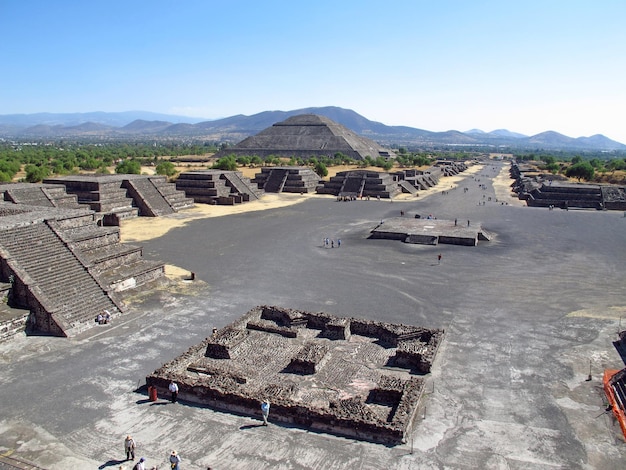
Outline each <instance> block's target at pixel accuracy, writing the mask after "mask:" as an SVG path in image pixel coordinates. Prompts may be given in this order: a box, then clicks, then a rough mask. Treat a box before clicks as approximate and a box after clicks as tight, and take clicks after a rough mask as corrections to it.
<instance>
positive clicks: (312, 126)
mask: <svg viewBox="0 0 626 470" xmlns="http://www.w3.org/2000/svg"><path fill="white" fill-rule="evenodd" d="M336 153H342V154H344V155H347V156H348V157H350V158H352V159H354V160H363V159H364V158H365V157H367V156H369V157H372V158H374V159H376V158H378V157H383V158H393V157H395V154H394V153H393V152H392V151H391V150H389V149H385V148H383V147H381V146H380V145H379V144H377V143H376V142H374V141H373V140H370V139H368V138H366V137H362V136H360V135H358V134H356V133H354V132H352V131H351V130H350V129H348V128H347V127H345V126H342V125H341V124H339V123H337V122H335V121H333V120H331V119H328V118H327V117H324V116H318V115H316V114H301V115H298V116H292V117H290V118H288V119H286V120H284V121H282V122H278V123H276V124H274V125H272V126H271V127H268V128H267V129H264V130H263V131H261V132H259V133H258V134H256V135H254V136H251V137H248V138H247V139H244V140H242V141H241V142H239V143H238V144H237V145H235V146H233V147H229V148H227V149H224V150H220V151H219V152H218V153H216V154H215V157H216V158H220V157H224V156H227V155H236V156H240V155H245V156H253V155H256V156H259V157H261V158H265V157H269V156H271V155H275V156H278V157H287V158H291V157H294V158H303V159H307V158H310V157H322V156H325V157H333V156H334V155H335V154H336Z"/></svg>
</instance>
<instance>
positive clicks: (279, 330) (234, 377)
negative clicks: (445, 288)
mask: <svg viewBox="0 0 626 470" xmlns="http://www.w3.org/2000/svg"><path fill="white" fill-rule="evenodd" d="M442 339H443V331H442V330H429V329H426V328H421V327H416V326H407V325H397V324H389V323H383V322H375V321H370V320H361V319H355V318H340V317H334V316H332V315H329V314H326V313H310V312H304V311H297V310H291V309H285V308H281V307H268V306H260V307H256V308H254V309H252V310H251V311H249V312H248V313H246V314H245V315H243V317H241V318H240V319H238V320H237V321H235V322H234V323H232V324H230V325H228V326H227V327H225V328H223V329H221V330H219V331H218V332H217V333H216V334H214V335H213V336H211V337H210V338H207V339H206V340H205V341H204V342H202V343H200V344H198V345H196V346H193V347H192V348H191V349H189V350H188V351H187V352H185V353H184V354H182V355H181V356H179V357H178V358H176V359H174V360H173V361H171V362H169V363H167V364H165V365H163V366H162V367H161V368H160V369H158V370H156V371H155V372H154V373H152V374H151V375H149V376H148V377H147V378H146V382H147V384H148V386H154V387H156V388H157V390H158V392H159V393H161V394H166V395H167V387H168V384H169V382H170V381H171V380H174V381H176V382H177V383H178V385H179V388H180V394H179V396H180V398H181V399H182V400H185V401H189V402H193V403H199V404H203V405H208V406H210V407H212V408H215V409H218V410H223V411H228V412H235V413H243V414H247V415H253V416H260V408H259V406H260V403H261V401H262V400H263V399H269V400H270V402H271V405H272V407H271V413H270V420H275V421H280V422H285V423H289V424H293V425H296V426H299V427H303V428H310V429H315V430H319V431H323V432H329V433H333V434H339V435H345V436H349V437H353V438H357V439H363V440H368V441H373V442H380V443H385V444H390V445H394V444H398V443H400V442H402V441H403V440H405V439H406V437H407V435H408V433H409V432H410V430H411V427H412V423H413V420H414V417H415V414H416V411H417V407H418V404H419V400H420V397H421V394H422V389H423V381H422V379H421V378H420V375H421V374H425V373H428V372H429V371H430V369H431V367H432V363H433V360H434V358H435V354H436V352H437V349H438V347H439V344H440V343H441V340H442Z"/></svg>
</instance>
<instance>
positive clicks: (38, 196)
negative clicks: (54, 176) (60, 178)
mask: <svg viewBox="0 0 626 470" xmlns="http://www.w3.org/2000/svg"><path fill="white" fill-rule="evenodd" d="M0 191H2V193H3V199H4V200H5V201H8V202H13V203H15V204H26V205H30V206H41V207H65V208H70V209H76V208H79V207H80V205H79V204H78V200H77V198H76V196H75V195H73V194H67V192H66V191H65V188H64V187H60V186H56V185H43V184H30V183H16V184H6V185H1V186H0Z"/></svg>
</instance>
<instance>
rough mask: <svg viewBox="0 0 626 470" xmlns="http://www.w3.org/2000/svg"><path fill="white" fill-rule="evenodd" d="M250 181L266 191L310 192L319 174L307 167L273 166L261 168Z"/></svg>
mask: <svg viewBox="0 0 626 470" xmlns="http://www.w3.org/2000/svg"><path fill="white" fill-rule="evenodd" d="M252 182H253V183H256V184H257V186H258V187H259V189H262V190H263V191H265V192H266V193H312V192H315V189H316V188H317V186H318V184H319V176H318V175H317V173H315V172H314V171H313V170H311V169H310V168H307V167H300V166H273V167H263V168H261V172H260V173H257V174H256V175H255V176H254V179H253V180H252Z"/></svg>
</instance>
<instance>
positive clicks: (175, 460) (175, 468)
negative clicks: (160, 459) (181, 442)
mask: <svg viewBox="0 0 626 470" xmlns="http://www.w3.org/2000/svg"><path fill="white" fill-rule="evenodd" d="M182 461H183V460H182V459H181V458H180V455H178V452H176V451H175V450H173V451H172V453H171V454H170V464H171V467H172V470H180V465H179V464H180V463H181V462H182Z"/></svg>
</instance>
